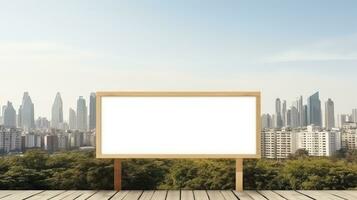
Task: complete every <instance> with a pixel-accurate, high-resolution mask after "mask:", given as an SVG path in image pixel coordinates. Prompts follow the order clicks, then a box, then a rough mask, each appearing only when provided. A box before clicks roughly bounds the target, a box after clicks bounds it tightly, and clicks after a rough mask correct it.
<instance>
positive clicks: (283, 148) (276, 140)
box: [261, 129, 297, 159]
mask: <svg viewBox="0 0 357 200" xmlns="http://www.w3.org/2000/svg"><path fill="white" fill-rule="evenodd" d="M296 144H297V134H296V132H293V131H292V130H290V129H282V130H279V131H276V130H267V131H263V132H262V138H261V146H262V156H263V157H264V158H274V159H284V158H288V157H289V155H290V154H294V153H295V151H296V150H297V148H296Z"/></svg>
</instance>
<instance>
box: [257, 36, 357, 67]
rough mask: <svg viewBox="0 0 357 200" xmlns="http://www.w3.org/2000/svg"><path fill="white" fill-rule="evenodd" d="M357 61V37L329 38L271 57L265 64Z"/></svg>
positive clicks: (268, 57) (265, 60) (265, 59)
mask: <svg viewBox="0 0 357 200" xmlns="http://www.w3.org/2000/svg"><path fill="white" fill-rule="evenodd" d="M348 60H357V35H356V34H355V35H351V36H346V37H340V38H329V39H324V40H320V41H317V42H315V43H311V44H306V45H302V46H299V47H295V48H291V49H287V50H285V51H282V52H278V53H275V54H273V55H269V56H267V57H265V58H264V59H263V62H265V63H279V62H301V61H348Z"/></svg>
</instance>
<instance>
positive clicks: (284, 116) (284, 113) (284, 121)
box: [281, 100, 287, 126]
mask: <svg viewBox="0 0 357 200" xmlns="http://www.w3.org/2000/svg"><path fill="white" fill-rule="evenodd" d="M286 111H287V110H286V100H284V101H283V110H282V112H283V113H282V116H281V119H282V125H283V126H287V123H286V118H287V114H286Z"/></svg>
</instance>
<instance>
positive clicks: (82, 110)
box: [77, 96, 88, 130]
mask: <svg viewBox="0 0 357 200" xmlns="http://www.w3.org/2000/svg"><path fill="white" fill-rule="evenodd" d="M87 115H88V114H87V106H86V100H85V99H84V98H83V97H82V96H80V97H79V98H78V100H77V129H78V130H87Z"/></svg>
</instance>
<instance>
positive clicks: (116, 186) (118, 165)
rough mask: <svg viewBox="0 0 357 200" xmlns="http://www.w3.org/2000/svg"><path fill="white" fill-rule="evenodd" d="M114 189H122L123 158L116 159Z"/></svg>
mask: <svg viewBox="0 0 357 200" xmlns="http://www.w3.org/2000/svg"><path fill="white" fill-rule="evenodd" d="M114 190H116V191H120V190H121V160H120V159H114Z"/></svg>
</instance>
